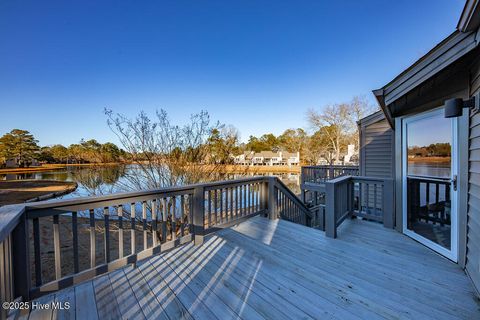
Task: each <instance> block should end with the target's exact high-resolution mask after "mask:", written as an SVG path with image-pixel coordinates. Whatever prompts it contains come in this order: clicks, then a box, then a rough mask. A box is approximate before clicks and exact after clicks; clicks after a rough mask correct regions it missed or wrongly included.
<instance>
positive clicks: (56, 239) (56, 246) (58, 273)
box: [53, 214, 62, 280]
mask: <svg viewBox="0 0 480 320" xmlns="http://www.w3.org/2000/svg"><path fill="white" fill-rule="evenodd" d="M53 251H54V253H55V279H57V280H58V279H60V278H61V277H62V266H61V260H60V234H59V230H58V214H56V215H54V216H53Z"/></svg>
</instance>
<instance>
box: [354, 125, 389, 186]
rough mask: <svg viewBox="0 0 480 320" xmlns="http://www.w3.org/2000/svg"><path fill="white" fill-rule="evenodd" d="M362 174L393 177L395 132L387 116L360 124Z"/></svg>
mask: <svg viewBox="0 0 480 320" xmlns="http://www.w3.org/2000/svg"><path fill="white" fill-rule="evenodd" d="M360 143H361V152H360V171H361V172H360V174H361V175H363V176H369V177H389V178H393V170H394V161H393V155H394V153H393V152H394V132H393V130H392V129H391V128H390V125H389V124H388V122H387V120H386V119H385V117H381V118H380V119H378V120H376V121H374V122H370V123H365V124H360Z"/></svg>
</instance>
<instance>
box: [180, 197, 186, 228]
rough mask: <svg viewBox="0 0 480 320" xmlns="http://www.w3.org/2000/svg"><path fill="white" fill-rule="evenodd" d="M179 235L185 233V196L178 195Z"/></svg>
mask: <svg viewBox="0 0 480 320" xmlns="http://www.w3.org/2000/svg"><path fill="white" fill-rule="evenodd" d="M180 235H181V236H182V237H183V236H184V235H185V196H184V195H183V194H182V195H181V196H180Z"/></svg>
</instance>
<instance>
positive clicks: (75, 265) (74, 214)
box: [72, 211, 79, 273]
mask: <svg viewBox="0 0 480 320" xmlns="http://www.w3.org/2000/svg"><path fill="white" fill-rule="evenodd" d="M72 246H73V271H74V272H75V273H78V271H79V263H78V224H77V212H76V211H74V212H72Z"/></svg>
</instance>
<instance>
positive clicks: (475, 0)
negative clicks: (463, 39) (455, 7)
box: [457, 0, 480, 32]
mask: <svg viewBox="0 0 480 320" xmlns="http://www.w3.org/2000/svg"><path fill="white" fill-rule="evenodd" d="M479 26H480V5H479V0H467V1H466V2H465V6H464V7H463V10H462V14H461V15H460V19H459V20H458V23H457V30H458V31H460V32H468V31H473V30H475V29H477V28H478V27H479Z"/></svg>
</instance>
